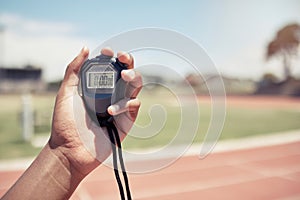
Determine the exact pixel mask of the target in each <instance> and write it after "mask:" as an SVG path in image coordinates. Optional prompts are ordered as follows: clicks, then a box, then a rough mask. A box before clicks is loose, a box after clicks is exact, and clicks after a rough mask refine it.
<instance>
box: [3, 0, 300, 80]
mask: <svg viewBox="0 0 300 200" xmlns="http://www.w3.org/2000/svg"><path fill="white" fill-rule="evenodd" d="M289 23H299V24H300V1H298V0H253V1H240V0H223V1H219V0H210V1H209V0H207V1H204V0H190V1H188V0H187V1H183V0H181V1H179V0H172V1H171V0H165V1H162V0H161V1H159V0H151V1H146V0H145V1H138V0H136V1H135V0H133V1H121V0H119V1H117V0H112V1H99V0H86V1H84V0H77V1H74V0H73V1H71V0H51V1H43V0H26V1H17V0H9V1H8V0H0V27H1V28H0V29H1V30H2V31H1V32H0V51H1V53H0V65H2V66H10V67H21V66H24V65H27V64H31V65H35V66H39V67H42V68H43V69H44V74H43V76H44V78H45V80H47V81H53V80H58V79H61V78H62V77H63V74H64V70H65V68H66V66H67V64H68V63H69V62H70V61H71V60H72V59H73V58H74V57H75V55H77V54H78V52H79V51H80V49H81V48H82V47H83V46H87V47H88V48H89V49H90V50H91V51H92V50H93V49H95V48H96V47H97V46H99V45H100V44H101V43H102V42H103V41H105V40H107V39H109V38H110V37H112V36H113V35H117V34H119V33H121V32H125V31H130V30H132V29H137V28H143V27H158V28H164V29H170V30H174V31H177V32H179V33H181V34H183V35H186V36H187V37H189V38H191V39H193V40H194V41H195V42H197V43H198V44H200V45H201V46H202V47H203V48H204V49H205V51H206V52H207V54H208V56H209V57H210V58H211V59H212V60H213V62H214V63H215V65H216V67H217V69H218V70H219V71H220V73H222V74H224V75H226V76H231V77H237V78H247V79H248V78H249V79H253V80H259V79H260V78H261V77H262V75H263V74H264V73H268V72H272V73H274V74H276V75H277V76H280V75H281V74H282V71H281V70H282V67H281V62H280V60H279V59H272V60H270V61H268V62H266V61H265V59H264V56H265V51H266V46H267V44H268V42H270V41H271V40H272V39H273V38H274V37H275V34H276V32H277V31H278V30H279V29H280V28H282V27H283V26H285V25H287V24H289ZM292 71H293V73H294V74H295V75H297V76H299V75H300V59H299V57H298V58H295V59H294V60H293V68H292Z"/></svg>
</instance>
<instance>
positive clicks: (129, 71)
mask: <svg viewBox="0 0 300 200" xmlns="http://www.w3.org/2000/svg"><path fill="white" fill-rule="evenodd" d="M125 73H126V75H127V76H128V77H129V78H130V79H131V80H132V79H134V77H135V71H134V70H132V69H130V70H126V71H125Z"/></svg>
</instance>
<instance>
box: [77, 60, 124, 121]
mask: <svg viewBox="0 0 300 200" xmlns="http://www.w3.org/2000/svg"><path fill="white" fill-rule="evenodd" d="M124 69H127V65H125V64H124V63H121V62H120V61H119V60H118V59H117V58H114V57H111V56H106V55H99V56H97V57H95V58H92V59H88V60H87V61H85V62H84V64H83V66H82V67H81V70H80V83H79V94H80V95H81V97H82V99H83V102H84V105H85V108H86V111H87V113H88V114H89V116H90V118H91V119H92V120H93V121H95V122H96V123H98V122H99V120H101V119H107V118H109V117H110V115H109V114H108V112H107V108H108V107H109V106H110V105H111V104H114V103H116V102H118V101H119V100H121V99H123V98H124V97H125V86H126V84H125V82H124V81H123V79H122V78H121V71H122V70H124Z"/></svg>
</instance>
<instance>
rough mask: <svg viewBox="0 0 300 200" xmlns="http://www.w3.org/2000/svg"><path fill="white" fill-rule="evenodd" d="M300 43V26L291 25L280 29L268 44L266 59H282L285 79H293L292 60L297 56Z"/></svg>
mask: <svg viewBox="0 0 300 200" xmlns="http://www.w3.org/2000/svg"><path fill="white" fill-rule="evenodd" d="M299 42H300V25H299V24H289V25H287V26H285V27H283V28H282V29H280V30H279V31H278V32H277V34H276V37H275V38H274V39H273V40H272V41H271V42H270V43H269V44H268V47H267V54H266V58H267V59H270V58H272V57H275V56H277V57H281V59H282V62H283V67H284V75H285V78H286V79H288V78H290V77H291V58H292V57H293V56H295V55H297V51H298V46H299Z"/></svg>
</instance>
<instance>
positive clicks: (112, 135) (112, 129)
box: [100, 121, 131, 200]
mask: <svg viewBox="0 0 300 200" xmlns="http://www.w3.org/2000/svg"><path fill="white" fill-rule="evenodd" d="M100 125H101V126H102V127H103V126H105V127H106V129H107V132H108V136H109V139H110V142H111V149H112V154H113V167H114V173H115V177H116V180H117V183H118V187H119V192H120V196H121V200H125V194H124V189H123V185H122V181H121V178H120V176H119V170H118V160H117V156H119V162H120V166H121V169H122V174H123V179H124V182H125V188H126V194H127V199H128V200H131V194H130V188H129V182H128V177H127V173H126V170H125V165H124V161H123V155H122V146H121V141H120V137H119V133H118V129H117V128H116V126H115V125H114V123H113V122H108V121H105V122H103V121H101V123H100Z"/></svg>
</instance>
